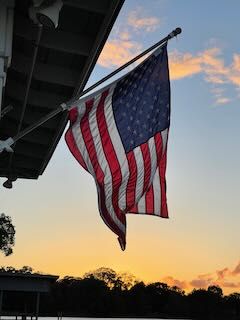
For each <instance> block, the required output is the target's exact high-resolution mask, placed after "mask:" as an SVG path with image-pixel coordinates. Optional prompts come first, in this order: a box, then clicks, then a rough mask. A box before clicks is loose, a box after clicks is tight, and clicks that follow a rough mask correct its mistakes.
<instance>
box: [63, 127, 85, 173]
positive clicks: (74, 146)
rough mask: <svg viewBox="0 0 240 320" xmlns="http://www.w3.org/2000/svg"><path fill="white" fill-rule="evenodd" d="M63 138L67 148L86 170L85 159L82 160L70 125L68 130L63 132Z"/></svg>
mask: <svg viewBox="0 0 240 320" xmlns="http://www.w3.org/2000/svg"><path fill="white" fill-rule="evenodd" d="M65 140H66V143H67V145H68V148H69V150H70V151H71V153H72V155H73V156H74V157H75V158H76V160H77V161H78V162H79V164H80V165H81V166H82V167H83V168H84V169H85V170H86V171H88V168H87V165H86V163H85V161H84V160H83V157H82V154H81V152H80V151H79V149H78V146H77V144H76V141H75V139H74V136H73V133H72V129H71V127H70V128H69V129H68V131H67V132H66V134H65Z"/></svg>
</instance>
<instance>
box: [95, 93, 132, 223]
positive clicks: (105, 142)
mask: <svg viewBox="0 0 240 320" xmlns="http://www.w3.org/2000/svg"><path fill="white" fill-rule="evenodd" d="M108 94H109V90H107V91H105V92H103V93H102V96H101V99H100V102H99V105H98V107H97V124H98V129H99V132H100V137H101V142H102V146H103V151H104V154H105V157H106V160H107V162H108V166H109V168H110V172H111V176H112V205H113V208H114V211H115V213H116V215H117V218H118V219H119V220H120V221H121V222H122V223H123V224H125V223H126V217H125V214H123V212H122V211H121V210H120V208H119V206H118V199H119V189H120V186H121V183H122V173H121V168H120V165H119V162H118V157H117V155H116V151H115V149H114V146H113V144H112V140H111V137H110V134H109V132H108V126H107V122H106V118H105V113H104V104H105V99H106V98H107V96H108ZM116 147H117V146H116Z"/></svg>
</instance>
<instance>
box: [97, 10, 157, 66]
mask: <svg viewBox="0 0 240 320" xmlns="http://www.w3.org/2000/svg"><path fill="white" fill-rule="evenodd" d="M123 20H124V21H122V22H121V24H120V26H117V27H116V28H115V29H114V30H113V32H112V35H111V37H110V39H109V40H108V41H107V42H106V44H105V46H104V48H103V51H102V53H101V55H100V57H99V59H98V64H99V65H101V66H102V67H105V68H113V67H119V66H121V65H122V64H124V63H125V62H127V61H129V60H130V59H132V58H133V57H134V56H136V55H137V54H139V53H140V52H141V51H142V47H143V46H142V43H141V42H140V41H139V40H138V41H137V40H136V38H137V36H138V39H139V37H140V38H141V34H146V32H153V31H155V30H156V29H157V28H158V26H159V24H160V21H159V19H158V18H156V17H154V16H148V15H147V13H146V12H145V11H144V10H143V8H141V7H138V8H137V9H136V10H133V11H131V12H129V13H128V15H127V16H126V17H125V19H123ZM133 39H134V40H133ZM138 62H140V60H139V61H138Z"/></svg>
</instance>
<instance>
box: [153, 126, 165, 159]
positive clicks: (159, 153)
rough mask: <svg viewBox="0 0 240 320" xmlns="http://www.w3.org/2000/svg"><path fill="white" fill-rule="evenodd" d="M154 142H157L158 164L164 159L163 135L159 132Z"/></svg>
mask: <svg viewBox="0 0 240 320" xmlns="http://www.w3.org/2000/svg"><path fill="white" fill-rule="evenodd" d="M154 141H155V148H156V154H157V163H158V164H159V163H160V160H161V157H162V148H163V145H162V136H161V133H160V132H158V133H157V134H156V135H155V136H154Z"/></svg>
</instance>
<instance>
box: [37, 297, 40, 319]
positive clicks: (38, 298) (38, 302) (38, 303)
mask: <svg viewBox="0 0 240 320" xmlns="http://www.w3.org/2000/svg"><path fill="white" fill-rule="evenodd" d="M39 305H40V292H37V301H36V320H38V314H39Z"/></svg>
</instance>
